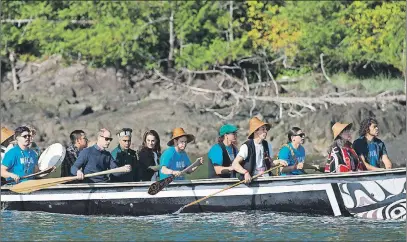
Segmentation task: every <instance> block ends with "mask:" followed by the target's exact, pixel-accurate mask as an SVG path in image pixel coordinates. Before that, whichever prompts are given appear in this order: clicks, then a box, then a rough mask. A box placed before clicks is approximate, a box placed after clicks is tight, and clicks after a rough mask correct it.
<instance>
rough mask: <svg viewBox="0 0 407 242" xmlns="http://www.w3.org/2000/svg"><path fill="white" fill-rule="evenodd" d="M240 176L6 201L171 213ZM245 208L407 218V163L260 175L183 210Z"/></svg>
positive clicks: (66, 209) (60, 189) (70, 187)
mask: <svg viewBox="0 0 407 242" xmlns="http://www.w3.org/2000/svg"><path fill="white" fill-rule="evenodd" d="M237 181H238V180H237V179H232V178H231V179H201V180H191V181H174V182H173V183H171V184H170V185H169V186H168V187H166V188H165V189H164V190H163V191H161V192H159V193H158V194H156V195H149V194H148V193H147V190H148V187H149V185H150V184H151V182H130V183H98V184H63V185H58V186H54V187H50V188H47V189H43V190H39V191H36V192H32V193H30V194H17V193H14V192H12V191H11V190H9V188H8V187H7V186H3V187H1V207H2V209H3V210H4V209H5V210H20V211H44V212H51V213H62V214H81V215H114V216H144V215H155V214H171V213H173V212H175V211H177V210H178V209H179V208H180V207H182V206H183V205H185V204H188V203H190V202H193V201H196V200H197V199H199V198H202V197H205V196H207V195H210V194H211V193H214V192H216V191H218V190H220V189H223V188H225V187H227V186H230V185H232V184H234V183H236V182H237ZM244 210H268V211H275V212H288V213H302V214H304V213H305V214H310V215H331V216H357V217H362V218H372V219H406V168H398V169H392V170H384V171H375V172H371V171H363V172H357V173H342V174H309V175H301V176H284V177H282V176H278V177H277V176H276V177H267V178H259V179H257V180H255V181H253V182H252V183H251V184H250V185H249V186H247V185H245V184H242V185H239V186H237V187H235V188H232V189H230V190H227V191H225V192H222V193H219V194H218V195H216V196H214V197H211V198H209V199H207V200H205V201H203V202H201V203H199V204H197V205H193V206H190V207H187V208H186V209H185V210H183V213H200V212H229V211H244Z"/></svg>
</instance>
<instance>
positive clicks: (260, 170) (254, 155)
mask: <svg viewBox="0 0 407 242" xmlns="http://www.w3.org/2000/svg"><path fill="white" fill-rule="evenodd" d="M270 128H271V125H270V124H268V123H265V122H263V121H261V120H260V119H259V118H257V117H254V118H252V119H250V121H249V136H248V140H247V141H246V142H245V143H244V144H243V145H242V146H241V147H240V149H239V153H238V154H237V156H236V158H235V159H234V160H233V163H232V166H233V168H234V170H235V171H236V172H238V173H239V174H238V178H239V179H240V180H243V179H244V180H245V182H246V183H248V182H250V181H251V180H252V176H254V175H260V176H271V175H272V174H271V172H267V173H266V172H265V171H267V170H269V169H271V168H272V167H273V166H277V165H280V164H281V165H283V166H286V165H287V163H286V162H285V161H280V160H274V161H273V160H272V158H271V157H272V147H271V144H270V143H269V142H267V141H266V137H267V132H268V131H269V130H270Z"/></svg>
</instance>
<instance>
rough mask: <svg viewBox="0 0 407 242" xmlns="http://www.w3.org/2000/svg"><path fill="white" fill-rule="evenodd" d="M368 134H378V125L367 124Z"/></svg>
mask: <svg viewBox="0 0 407 242" xmlns="http://www.w3.org/2000/svg"><path fill="white" fill-rule="evenodd" d="M369 134H370V135H372V136H375V137H376V136H378V135H379V127H378V126H377V124H371V125H370V126H369Z"/></svg>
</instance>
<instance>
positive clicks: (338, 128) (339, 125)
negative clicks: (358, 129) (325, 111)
mask: <svg viewBox="0 0 407 242" xmlns="http://www.w3.org/2000/svg"><path fill="white" fill-rule="evenodd" d="M346 128H349V129H350V128H352V123H339V122H336V123H335V124H334V125H333V126H332V132H333V133H334V140H335V139H336V138H337V137H338V136H339V135H340V134H341V133H342V131H344V130H345V129H346Z"/></svg>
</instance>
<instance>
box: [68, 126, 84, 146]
mask: <svg viewBox="0 0 407 242" xmlns="http://www.w3.org/2000/svg"><path fill="white" fill-rule="evenodd" d="M82 134H85V132H84V131H83V130H80V129H77V130H74V131H72V132H71V134H70V135H69V138H70V139H71V143H72V144H75V142H76V140H77V139H80V138H81V136H82Z"/></svg>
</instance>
